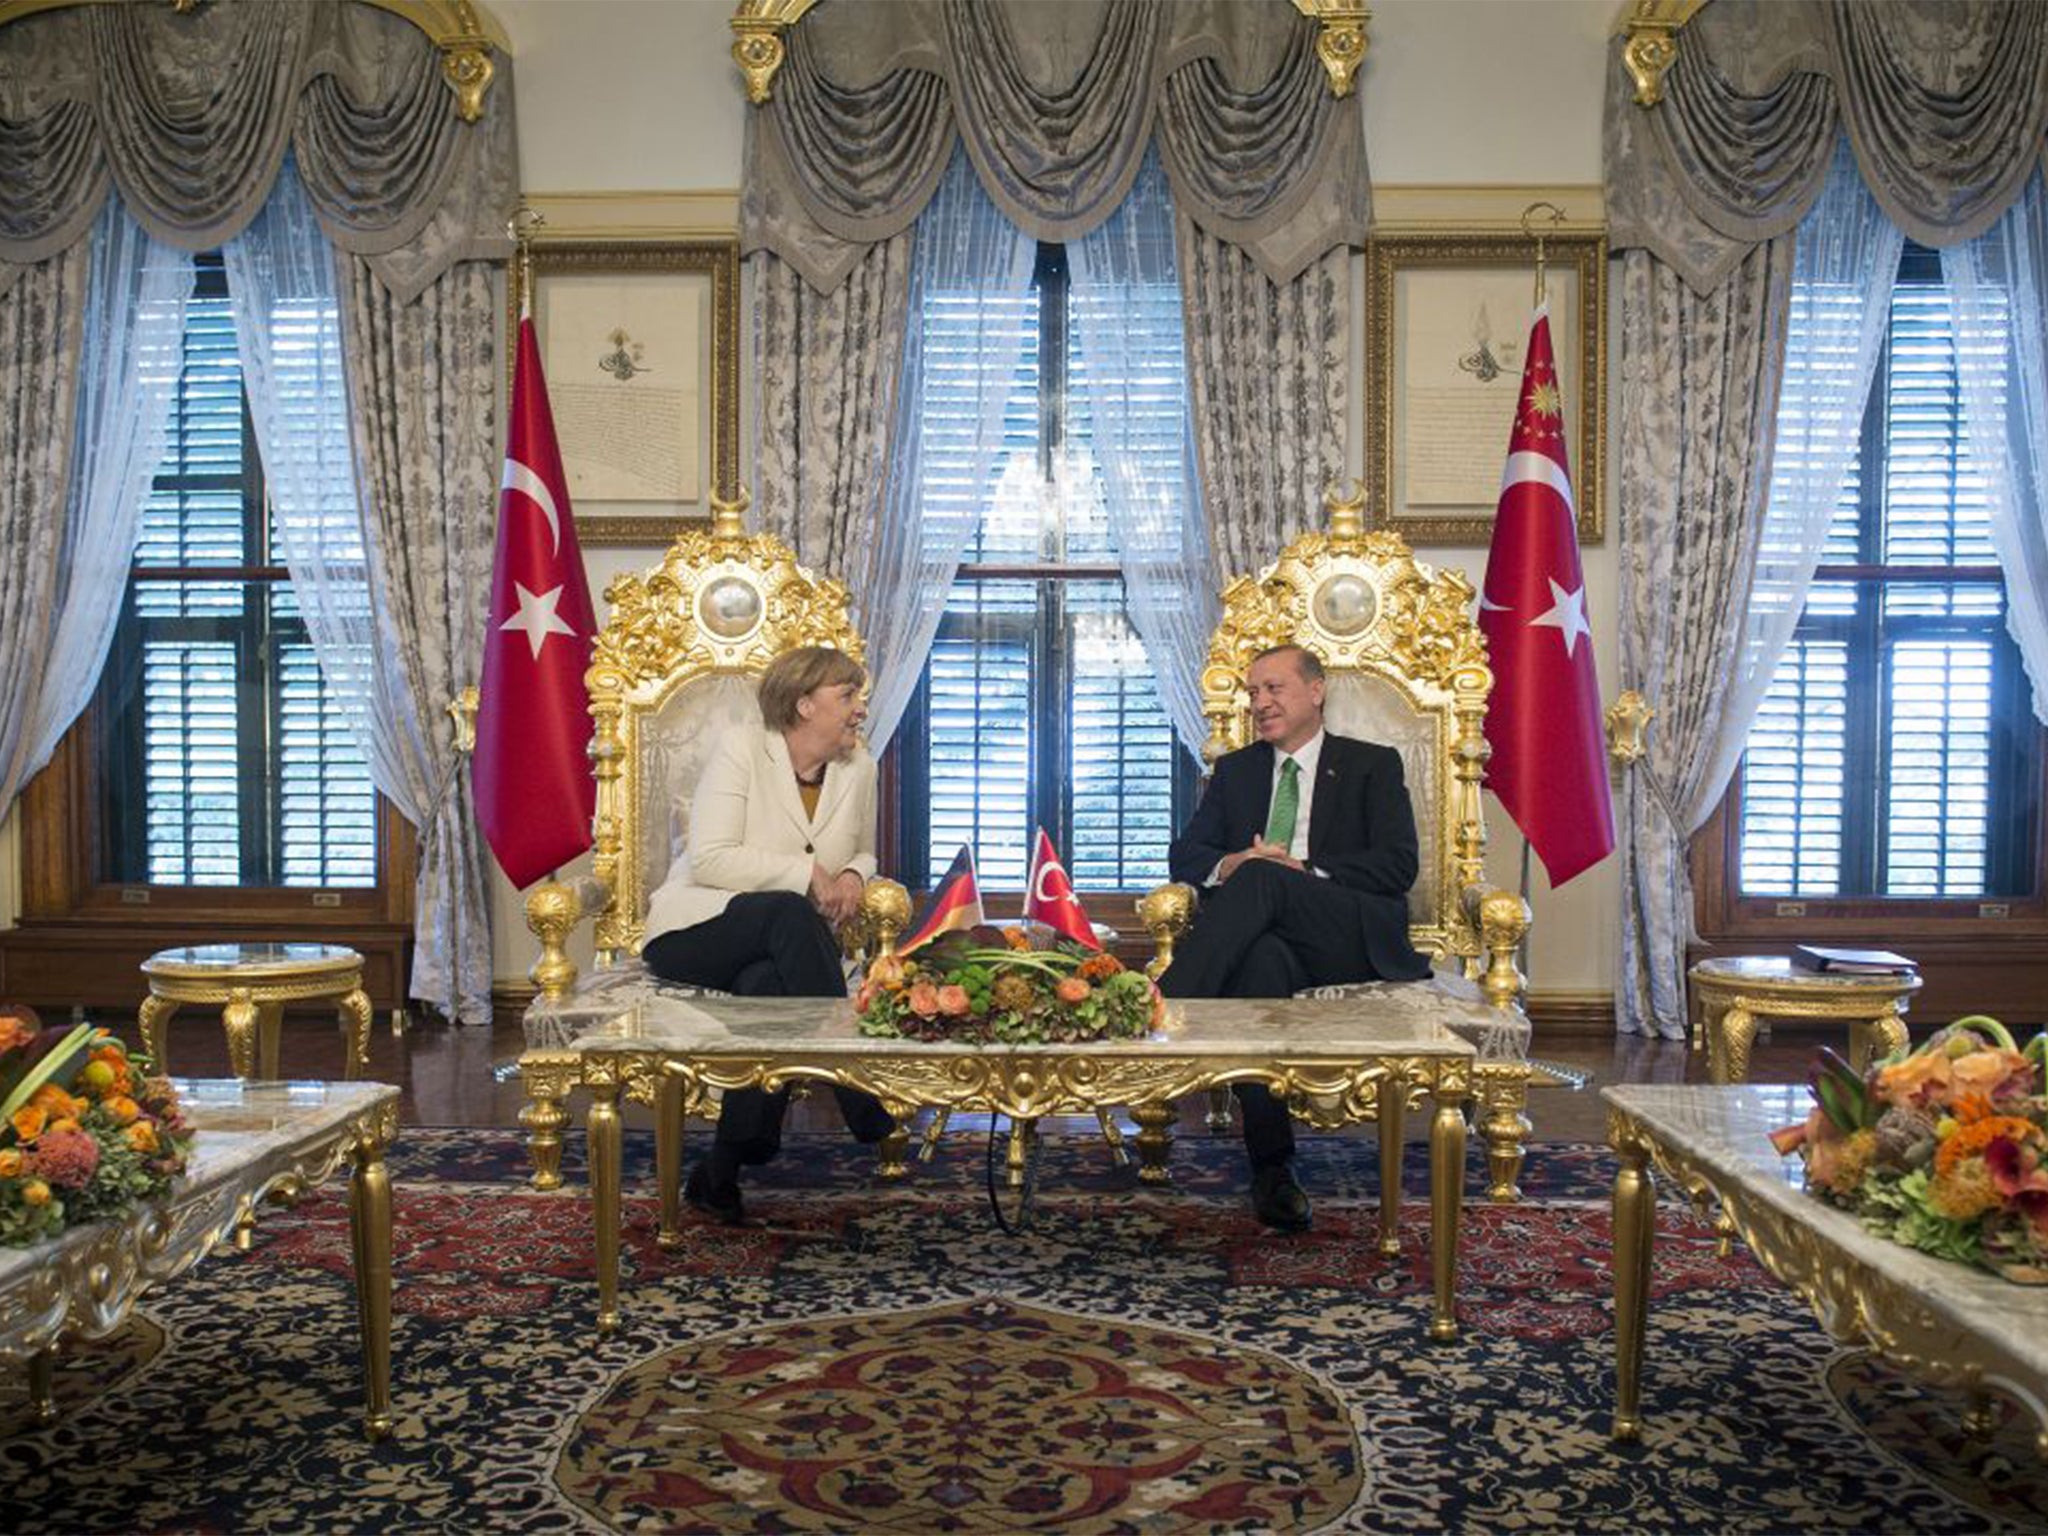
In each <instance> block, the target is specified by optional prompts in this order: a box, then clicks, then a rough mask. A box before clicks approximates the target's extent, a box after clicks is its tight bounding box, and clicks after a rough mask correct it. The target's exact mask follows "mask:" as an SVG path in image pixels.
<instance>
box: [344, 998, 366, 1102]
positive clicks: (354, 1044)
mask: <svg viewBox="0 0 2048 1536" xmlns="http://www.w3.org/2000/svg"><path fill="white" fill-rule="evenodd" d="M372 1012H373V1010H372V1009H371V1007H370V994H369V993H367V992H365V991H364V990H363V989H362V988H361V987H360V986H357V987H354V988H352V989H351V990H350V991H349V993H348V995H347V996H345V997H344V998H342V1000H341V1024H342V1029H343V1031H344V1032H345V1038H346V1039H347V1041H348V1045H347V1048H346V1049H345V1051H344V1053H343V1056H344V1062H343V1066H342V1069H341V1075H342V1076H343V1077H344V1078H348V1079H351V1080H352V1079H354V1078H358V1077H361V1076H362V1075H363V1074H364V1073H366V1072H368V1071H369V1070H370V1017H371V1014H372Z"/></svg>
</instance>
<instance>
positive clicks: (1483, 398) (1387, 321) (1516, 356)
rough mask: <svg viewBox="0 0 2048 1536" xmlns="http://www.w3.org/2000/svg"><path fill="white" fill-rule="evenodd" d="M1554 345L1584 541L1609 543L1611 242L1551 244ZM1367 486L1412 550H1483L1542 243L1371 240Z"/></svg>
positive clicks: (1478, 237) (1382, 515) (1503, 237)
mask: <svg viewBox="0 0 2048 1536" xmlns="http://www.w3.org/2000/svg"><path fill="white" fill-rule="evenodd" d="M1543 249H1544V264H1545V281H1544V288H1545V292H1546V295H1547V296H1548V298H1549V302H1550V339H1551V347H1552V349H1553V351H1554V352H1555V353H1556V357H1557V371H1558V378H1559V380H1560V382H1561V384H1562V386H1563V389H1562V393H1563V395H1564V414H1565V422H1566V429H1567V431H1568V432H1569V434H1570V455H1571V473H1572V493H1573V498H1574V500H1575V501H1576V503H1577V513H1578V533H1579V542H1580V543H1581V544H1598V543H1600V542H1601V540H1602V539H1603V538H1604V537H1605V536H1606V516H1605V512H1604V502H1603V497H1604V496H1605V484H1606V468H1607V465H1606V442H1607V431H1606V426H1607V392H1606V382H1605V381H1606V373H1605V359H1606V350H1607V291H1606V281H1605V280H1606V274H1607V237H1606V235H1605V234H1604V233H1600V232H1569V233H1558V234H1549V235H1546V236H1545V237H1544V241H1543ZM1367 260H1368V276H1367V282H1366V289H1367V296H1366V312H1367V316H1368V327H1367V331H1366V335H1367V337H1368V342H1367V353H1368V356H1367V367H1366V398H1365V428H1366V431H1365V440H1366V476H1367V480H1366V483H1367V484H1368V485H1369V486H1371V487H1372V491H1373V497H1372V505H1373V519H1374V521H1375V522H1376V523H1377V524H1378V525H1380V526H1382V527H1387V528H1392V529H1395V530H1396V531H1398V532H1399V533H1400V534H1401V535H1402V536H1403V537H1404V538H1406V539H1407V541H1408V542H1409V543H1410V544H1415V545H1422V544H1438V545H1442V544H1455V545H1484V544H1487V543H1488V542H1490V540H1491V539H1492V537H1493V517H1494V507H1495V503H1496V502H1497V500H1498V498H1499V489H1500V473H1501V466H1502V465H1503V464H1504V463H1505V462H1506V459H1507V452H1508V438H1509V433H1510V430H1511V427H1512V423H1513V420H1514V411H1515V405H1516V402H1517V399H1518V396H1519V393H1520V390H1521V381H1522V365H1523V362H1524V360H1525V359H1524V356H1523V351H1524V348H1525V347H1526V346H1527V344H1528V336H1529V326H1530V322H1531V319H1532V317H1533V313H1534V299H1535V277H1536V242H1535V241H1534V239H1532V238H1529V237H1526V236H1523V235H1521V234H1519V233H1498V232H1490V233H1472V232H1462V233H1428V234H1401V235H1389V236H1385V237H1379V238H1375V239H1374V240H1373V241H1372V242H1371V244H1370V246H1369V248H1368V253H1367Z"/></svg>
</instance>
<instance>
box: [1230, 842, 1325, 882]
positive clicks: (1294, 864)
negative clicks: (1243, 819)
mask: <svg viewBox="0 0 2048 1536" xmlns="http://www.w3.org/2000/svg"><path fill="white" fill-rule="evenodd" d="M1250 859H1267V860H1270V861H1271V862H1273V863H1275V864H1280V865H1284V866H1285V867H1287V868H1288V869H1301V868H1303V867H1304V866H1303V864H1302V862H1301V860H1299V859H1297V858H1296V857H1294V855H1293V854H1291V853H1289V852H1288V851H1287V847H1286V845H1285V844H1283V843H1269V842H1267V841H1266V840H1265V839H1264V838H1263V837H1255V838H1253V839H1252V845H1251V847H1249V848H1246V849H1244V850H1242V851H1241V852H1238V853H1226V854H1225V855H1223V862H1222V863H1220V864H1218V865H1217V866H1216V882H1217V884H1219V885H1220V884H1222V883H1223V882H1224V881H1225V880H1228V879H1229V878H1230V877H1231V876H1232V875H1234V874H1236V873H1237V872H1238V870H1239V869H1240V868H1241V867H1242V866H1243V865H1244V864H1245V862H1246V861H1247V860H1250Z"/></svg>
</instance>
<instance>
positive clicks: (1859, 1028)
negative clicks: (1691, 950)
mask: <svg viewBox="0 0 2048 1536" xmlns="http://www.w3.org/2000/svg"><path fill="white" fill-rule="evenodd" d="M1688 974H1689V975H1690V976H1691V978H1692V990H1693V996H1694V997H1695V998H1696V999H1697V1000H1698V1003H1699V1019H1698V1022H1697V1023H1696V1025H1695V1026H1694V1029H1693V1037H1692V1048H1693V1049H1694V1050H1696V1051H1697V1050H1699V1049H1700V1048H1701V1047H1702V1045H1704V1046H1705V1049H1706V1052H1707V1073H1708V1076H1709V1078H1710V1079H1711V1080H1712V1081H1713V1082H1716V1083H1739V1082H1743V1081H1744V1080H1746V1079H1747V1078H1748V1076H1749V1048H1750V1046H1751V1045H1753V1044H1754V1043H1755V1041H1756V1030H1757V1022H1758V1020H1759V1019H1763V1018H1772V1019H1842V1020H1846V1021H1847V1022H1848V1025H1849V1064H1850V1065H1851V1066H1853V1067H1854V1068H1855V1069H1856V1070H1857V1071H1859V1072H1860V1071H1862V1070H1863V1069H1864V1068H1865V1067H1867V1066H1869V1065H1870V1062H1871V1060H1872V1058H1873V1056H1887V1055H1890V1054H1891V1053H1892V1052H1893V1051H1895V1050H1898V1049H1899V1048H1900V1047H1901V1046H1903V1045H1905V1044H1906V1021H1905V1018H1904V1015H1905V1012H1906V1006H1907V1004H1908V1003H1910V1002H1911V1001H1912V999H1913V994H1914V993H1915V992H1918V991H1919V990H1920V978H1919V976H1918V975H1916V974H1914V973H1912V972H1910V971H1908V972H1898V973H1893V974H1890V975H1884V976H1845V975H1838V974H1835V973H1832V972H1822V971H1804V970H1801V969H1800V968H1799V967H1798V966H1795V965H1794V964H1793V963H1792V962H1791V961H1790V960H1787V959H1785V958H1784V957H1783V956H1782V955H1724V956H1717V957H1715V958H1713V959H1710V960H1701V961H1699V962H1697V963H1696V964H1694V966H1693V967H1692V969H1691V971H1690V972H1689V973H1688Z"/></svg>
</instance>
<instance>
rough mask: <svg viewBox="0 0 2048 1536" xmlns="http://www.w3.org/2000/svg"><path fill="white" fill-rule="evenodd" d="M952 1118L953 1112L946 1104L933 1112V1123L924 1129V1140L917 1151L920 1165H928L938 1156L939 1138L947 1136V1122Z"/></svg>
mask: <svg viewBox="0 0 2048 1536" xmlns="http://www.w3.org/2000/svg"><path fill="white" fill-rule="evenodd" d="M952 1118H953V1111H952V1110H951V1109H949V1108H948V1107H947V1106H945V1105H944V1104H941V1105H940V1106H939V1107H938V1108H937V1109H935V1110H933V1111H932V1118H931V1123H930V1124H929V1125H927V1126H926V1127H925V1128H924V1140H923V1141H922V1142H921V1143H919V1145H918V1149H917V1160H918V1161H919V1162H920V1163H928V1162H930V1161H931V1160H932V1158H933V1157H935V1156H936V1155H937V1154H938V1150H939V1138H940V1137H942V1136H944V1135H945V1134H946V1122H947V1121H948V1120H950V1119H952Z"/></svg>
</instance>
